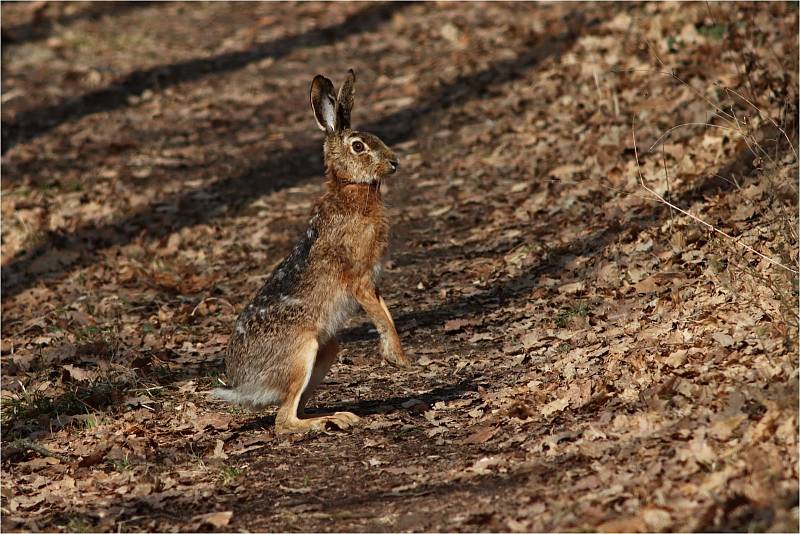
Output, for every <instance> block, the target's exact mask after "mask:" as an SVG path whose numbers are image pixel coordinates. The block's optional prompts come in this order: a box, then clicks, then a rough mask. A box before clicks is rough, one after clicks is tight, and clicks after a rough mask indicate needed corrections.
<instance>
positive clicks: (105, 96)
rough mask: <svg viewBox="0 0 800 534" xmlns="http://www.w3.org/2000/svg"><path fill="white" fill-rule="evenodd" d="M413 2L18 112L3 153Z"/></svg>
mask: <svg viewBox="0 0 800 534" xmlns="http://www.w3.org/2000/svg"><path fill="white" fill-rule="evenodd" d="M131 3H135V2H131ZM411 3H412V2H388V3H381V4H372V5H369V6H368V7H366V8H364V9H362V10H360V11H358V12H357V13H355V14H353V15H351V16H350V17H348V18H346V19H345V20H343V21H342V22H340V23H338V24H334V25H331V26H325V27H322V28H314V29H313V30H309V31H307V32H305V33H302V34H298V35H290V36H288V37H284V38H282V39H277V40H275V41H271V42H269V43H265V44H263V45H259V46H256V47H253V48H250V49H247V50H242V51H235V52H226V53H224V54H219V55H216V56H213V57H209V58H194V59H188V60H185V61H180V62H177V63H172V64H170V65H159V66H156V67H151V68H149V69H144V70H137V71H134V72H131V73H130V74H128V75H127V76H125V77H124V78H122V79H121V80H119V81H117V82H115V83H113V84H111V85H109V86H107V87H104V88H103V89H98V90H96V91H92V92H90V93H87V94H85V95H83V96H80V97H78V98H66V99H64V100H63V101H61V102H59V103H57V104H53V105H49V106H44V107H39V108H35V109H32V110H29V111H23V112H20V113H18V114H17V115H16V117H15V118H14V120H13V121H11V122H8V123H5V122H4V123H3V124H2V132H3V134H2V139H3V147H2V152H3V153H4V154H5V152H6V151H7V150H8V149H10V148H12V147H13V146H15V145H17V144H18V143H24V142H27V141H30V140H32V139H35V138H36V137H38V136H40V135H42V134H44V133H46V132H48V131H50V130H51V129H53V128H55V127H56V126H58V125H60V124H62V123H64V122H67V121H74V120H78V119H80V118H81V117H84V116H86V115H92V114H94V113H100V112H103V111H112V110H115V109H118V108H122V107H125V106H128V105H129V104H128V103H129V97H131V96H138V95H141V94H142V93H143V92H145V91H147V90H151V91H163V90H164V89H165V88H167V87H170V86H172V85H176V84H179V83H182V82H187V81H193V80H198V79H200V78H203V77H205V76H209V75H217V74H221V73H224V72H229V71H234V70H238V69H241V68H243V67H246V66H247V65H249V64H251V63H253V62H256V61H259V60H261V59H264V58H266V57H271V58H273V59H275V60H276V61H277V60H279V59H280V58H282V57H284V56H286V55H288V54H290V53H291V52H292V51H293V50H296V49H298V48H308V47H318V46H323V45H326V44H330V43H333V42H336V41H338V40H341V39H344V38H346V37H348V36H350V35H353V34H356V33H364V32H369V31H372V30H375V29H376V28H377V27H379V26H380V25H381V24H383V23H385V22H386V21H388V20H390V19H391V15H392V14H393V13H396V12H398V11H400V10H402V9H404V8H405V7H407V6H408V5H410V4H411Z"/></svg>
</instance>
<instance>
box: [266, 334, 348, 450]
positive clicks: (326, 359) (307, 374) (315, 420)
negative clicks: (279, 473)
mask: <svg viewBox="0 0 800 534" xmlns="http://www.w3.org/2000/svg"><path fill="white" fill-rule="evenodd" d="M337 349H338V347H337V345H336V341H335V340H331V341H329V342H328V343H326V344H325V345H323V346H322V347H321V348H320V347H319V343H317V340H316V339H314V338H309V339H308V340H307V341H305V342H304V343H302V344H301V346H300V348H299V350H298V351H297V353H296V355H295V358H294V368H293V369H292V372H291V373H290V376H291V379H290V382H291V383H290V384H289V385H288V387H287V388H286V391H287V393H286V396H285V397H284V399H283V403H282V404H281V406H280V408H278V415H277V417H276V418H275V429H276V431H277V432H278V433H279V434H284V433H289V432H306V431H308V430H324V429H325V425H326V423H329V422H330V423H333V424H334V425H336V426H337V427H339V428H341V429H345V428H347V427H349V426H351V425H353V424H354V423H356V422H357V421H358V419H359V417H358V416H357V415H355V414H352V413H350V412H336V413H335V414H332V415H326V416H322V417H312V418H308V419H301V418H300V417H301V416H302V415H303V408H304V406H305V404H306V402H308V400H309V399H310V398H311V396H312V395H313V393H314V390H315V389H316V387H317V386H318V385H319V383H320V382H321V381H322V379H323V378H324V376H325V374H326V373H327V372H328V369H330V367H331V365H333V362H334V361H335V360H336V351H337Z"/></svg>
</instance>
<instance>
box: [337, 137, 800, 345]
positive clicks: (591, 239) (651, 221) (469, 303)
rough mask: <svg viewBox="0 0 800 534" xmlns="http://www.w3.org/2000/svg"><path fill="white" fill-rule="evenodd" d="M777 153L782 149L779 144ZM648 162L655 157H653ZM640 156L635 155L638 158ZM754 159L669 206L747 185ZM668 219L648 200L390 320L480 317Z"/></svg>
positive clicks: (447, 253)
mask: <svg viewBox="0 0 800 534" xmlns="http://www.w3.org/2000/svg"><path fill="white" fill-rule="evenodd" d="M781 148H782V149H783V150H786V149H787V146H786V145H781ZM653 157H658V155H657V154H656V155H654V156H653ZM641 158H642V156H640V159H641ZM755 164H756V159H755V157H754V155H753V153H752V152H751V151H750V149H749V148H747V147H746V146H744V147H742V148H741V149H740V150H739V152H737V154H736V155H735V156H734V157H733V159H732V160H730V161H728V162H726V163H725V164H723V165H722V166H721V168H720V170H719V172H717V173H711V174H707V175H705V176H702V177H701V178H700V179H698V180H697V181H696V183H695V184H693V185H692V186H691V187H689V188H687V189H685V190H683V191H682V192H680V193H678V194H675V192H673V195H672V197H671V200H672V202H674V203H675V204H676V205H678V206H689V205H691V204H692V203H694V202H696V201H699V200H702V199H703V197H704V196H706V195H709V194H712V193H720V192H730V191H733V190H734V189H736V187H737V182H736V181H734V180H733V179H731V177H732V176H733V175H734V174H735V175H736V176H738V178H737V180H738V184H739V186H741V185H744V184H746V183H747V181H748V179H751V178H752V176H753V173H754V171H755ZM669 216H670V209H669V208H668V207H667V206H664V205H663V204H661V203H659V202H656V201H655V199H654V201H653V202H652V203H651V204H649V205H648V206H647V207H645V208H644V209H641V210H640V211H639V212H638V213H637V214H635V215H634V216H632V217H631V218H630V219H629V220H626V222H625V224H624V225H623V224H621V223H620V222H619V221H617V220H607V221H606V223H607V225H606V226H605V227H604V228H600V229H597V230H595V231H593V232H591V233H589V234H587V235H584V236H582V237H579V238H577V239H574V240H573V241H570V242H569V243H565V244H563V245H561V246H559V247H555V248H552V249H548V250H547V254H546V258H547V259H545V260H543V261H540V262H538V263H536V264H534V265H533V266H531V267H530V268H528V269H526V270H523V271H521V272H520V273H519V274H517V275H516V276H511V277H508V278H505V279H502V280H498V281H497V282H496V283H494V284H493V285H491V286H490V287H488V288H487V289H486V290H485V291H481V292H478V293H475V294H472V295H469V296H464V297H457V298H453V299H451V300H448V301H445V302H443V303H441V304H440V305H438V306H434V307H431V308H429V309H427V310H414V311H412V312H409V313H405V314H400V315H397V316H395V318H394V319H395V322H396V323H397V326H398V330H399V331H400V332H401V335H402V332H403V331H409V330H414V329H417V328H420V327H422V328H426V327H427V328H431V327H433V328H440V327H441V326H442V325H443V323H444V321H446V320H449V319H454V318H458V317H465V316H469V315H475V314H485V313H487V312H491V311H492V310H496V309H499V308H501V307H503V306H506V305H508V304H509V303H510V302H513V301H514V300H515V299H518V298H520V297H521V296H522V295H527V294H528V293H529V292H530V290H532V289H533V288H535V287H536V286H537V283H538V282H537V281H538V279H540V278H541V277H543V276H550V275H552V276H557V275H558V274H559V273H561V272H563V270H564V268H565V267H566V264H567V263H568V262H569V261H570V260H571V259H572V258H573V257H575V256H594V255H596V254H597V253H598V252H600V251H601V250H603V249H604V248H605V247H606V246H607V245H608V244H610V243H612V242H614V241H616V240H618V239H619V238H620V237H621V236H622V235H623V234H625V233H626V232H630V233H635V232H639V231H643V230H646V229H649V228H653V227H658V226H660V225H661V224H663V223H664V222H665V221H666V220H667V219H668V218H669ZM518 239H519V240H520V241H519V243H517V244H511V245H509V248H514V247H515V246H518V245H521V244H523V243H525V238H524V237H520V238H518ZM411 254H412V255H415V256H416V257H419V252H417V251H414V252H411ZM437 257H438V259H439V261H442V262H445V261H449V260H451V259H454V258H462V259H463V258H465V257H468V256H465V254H464V250H463V248H461V247H457V246H452V247H447V248H446V249H444V250H441V251H438V253H437ZM396 263H397V264H399V265H403V264H405V263H407V261H406V260H405V259H403V258H402V257H398V258H397V260H396ZM346 335H348V336H350V337H351V338H353V339H360V338H362V337H367V336H368V335H369V334H368V329H367V327H363V326H362V327H358V328H354V329H350V330H348V331H347V332H346Z"/></svg>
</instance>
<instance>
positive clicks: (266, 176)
mask: <svg viewBox="0 0 800 534" xmlns="http://www.w3.org/2000/svg"><path fill="white" fill-rule="evenodd" d="M371 9H377V8H376V7H371ZM616 9H618V7H617V6H616V5H612V6H604V8H603V9H602V10H600V11H599V14H598V15H597V16H592V17H591V18H587V17H588V15H587V14H585V13H582V12H580V13H574V14H573V15H572V16H570V17H569V19H568V20H567V21H566V23H567V28H568V29H567V30H566V31H564V32H562V33H560V34H557V35H555V36H537V38H536V39H533V40H531V42H527V43H524V44H523V46H522V47H520V49H519V50H518V55H517V56H516V57H515V58H513V59H505V60H498V61H496V62H494V63H492V64H490V65H489V66H488V67H486V68H485V69H482V70H480V71H477V72H474V73H471V74H465V75H462V76H459V77H458V78H456V79H455V80H454V81H452V82H450V83H447V84H443V85H442V86H440V87H438V88H437V89H433V90H431V91H429V92H427V93H426V94H425V96H423V97H421V98H420V99H419V100H418V101H417V102H415V103H413V104H410V105H409V106H407V107H405V108H402V109H400V110H398V111H396V112H393V113H390V114H388V115H386V116H384V117H382V118H380V119H378V120H376V121H372V122H369V123H367V124H365V125H363V129H365V130H368V131H373V132H375V133H378V134H379V135H381V136H382V137H383V139H384V140H386V141H387V142H388V143H390V144H395V143H400V142H403V141H405V140H408V139H411V138H413V136H414V134H415V133H417V132H418V131H419V130H420V128H421V126H422V124H423V123H424V121H433V120H435V117H436V115H437V113H438V112H445V111H446V110H447V108H449V107H450V106H453V105H464V104H465V103H468V102H470V101H472V100H475V99H480V98H482V97H483V96H484V95H485V94H486V92H487V91H488V90H489V88H490V87H491V86H492V85H498V84H504V83H508V82H511V81H513V80H516V79H519V78H520V77H522V76H523V75H524V74H525V73H526V72H527V71H528V70H530V69H531V68H534V67H535V66H536V65H538V64H539V63H541V62H542V61H544V60H545V59H547V58H551V57H558V56H560V55H562V54H563V53H564V52H566V51H567V50H568V49H569V48H570V47H571V46H572V45H574V43H575V42H576V41H577V38H578V37H579V36H580V35H581V33H582V32H583V31H585V30H587V29H590V28H592V27H594V26H596V25H598V24H599V23H601V22H602V20H605V19H607V18H611V17H613V13H614V12H615V10H616ZM371 13H372V12H371ZM362 16H364V15H362ZM350 24H352V23H350ZM350 24H348V26H349V25H350ZM320 32H321V30H320ZM323 33H324V32H323ZM284 46H285V45H284ZM318 158H319V142H318V141H317V140H314V141H313V142H312V141H308V142H306V143H304V144H302V145H298V146H296V147H295V148H293V149H291V150H288V151H284V152H281V153H279V154H276V155H275V157H273V158H270V159H269V160H268V161H266V162H263V163H261V164H258V165H256V166H254V167H252V168H251V169H250V170H249V171H246V172H244V173H242V174H240V175H238V176H233V177H229V178H225V179H222V180H220V181H217V182H214V183H212V184H209V185H205V186H202V187H199V188H194V189H190V190H188V191H181V192H179V193H175V194H171V195H168V196H167V197H166V198H162V199H160V200H158V201H157V202H155V203H152V204H149V205H147V206H145V207H143V208H140V209H138V210H136V211H134V212H133V213H131V214H130V215H127V216H125V217H122V218H119V219H116V220H115V221H112V222H110V223H108V224H103V225H95V224H94V223H90V224H84V225H82V226H79V227H78V228H77V229H75V230H74V231H72V232H70V233H68V234H57V233H51V234H48V235H47V236H45V237H44V238H43V240H42V242H41V244H39V245H37V246H35V247H33V248H32V249H30V250H26V251H22V252H20V253H18V254H17V255H16V256H15V257H13V258H11V259H10V261H9V262H8V263H7V264H6V265H4V266H3V268H2V280H3V291H4V293H5V296H6V297H9V296H13V295H16V294H18V293H19V292H21V291H23V290H25V289H26V288H28V287H30V286H31V285H33V284H34V283H35V282H36V281H37V280H38V279H39V278H40V277H41V276H42V274H44V273H39V274H34V273H31V272H30V268H31V266H32V264H33V262H34V261H35V260H36V259H37V258H40V257H42V256H47V255H54V256H55V257H56V258H58V257H59V255H62V254H63V252H64V251H65V250H68V251H74V252H76V253H77V255H76V258H75V259H74V261H71V262H70V263H69V265H61V266H58V267H55V268H53V269H52V270H50V271H49V273H50V276H58V275H61V274H64V273H67V272H71V271H72V270H75V269H78V268H81V267H83V266H85V265H89V264H91V263H93V262H95V261H96V259H97V253H98V251H99V250H101V249H103V248H106V247H110V246H115V245H124V244H127V243H129V242H131V240H133V239H134V237H136V236H140V235H142V232H143V231H144V232H145V233H146V235H147V236H148V237H149V238H150V239H157V238H160V237H163V236H165V235H169V234H171V233H173V232H175V231H178V230H180V229H182V228H185V227H191V226H194V225H197V224H201V223H207V222H209V221H211V220H214V219H215V218H217V217H219V216H220V214H221V213H222V211H223V210H220V209H219V208H221V207H223V206H224V207H233V208H234V210H233V211H238V210H240V209H241V208H242V206H244V205H247V204H248V203H249V202H252V200H253V199H254V198H257V197H259V196H262V195H266V194H269V193H273V192H275V191H278V190H281V189H284V188H286V187H290V186H295V185H298V184H300V183H303V182H305V181H306V180H308V179H309V178H311V177H313V176H316V175H319V174H321V162H320V161H318ZM196 199H202V200H200V201H196ZM206 200H210V201H211V202H212V206H210V207H209V206H208V205H207V204H204V201H206ZM164 204H166V205H170V206H176V207H177V209H175V210H171V211H170V212H168V213H164V212H162V211H160V210H158V209H157V208H158V206H160V205H164ZM225 214H226V216H227V215H230V214H231V210H227V211H225ZM53 263H55V264H58V260H57V259H56V260H55V262H53Z"/></svg>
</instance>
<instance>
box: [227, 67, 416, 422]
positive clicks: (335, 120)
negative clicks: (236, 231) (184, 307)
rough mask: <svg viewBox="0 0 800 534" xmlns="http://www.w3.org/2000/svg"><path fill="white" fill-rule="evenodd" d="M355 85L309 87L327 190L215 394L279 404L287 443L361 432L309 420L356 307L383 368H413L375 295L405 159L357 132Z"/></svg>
mask: <svg viewBox="0 0 800 534" xmlns="http://www.w3.org/2000/svg"><path fill="white" fill-rule="evenodd" d="M354 83H355V73H354V72H353V70H352V69H350V70H349V71H348V73H347V78H346V79H345V81H344V84H343V85H342V87H341V88H340V89H339V94H338V96H337V95H336V94H335V93H334V88H333V83H331V81H330V80H329V79H327V78H325V77H324V76H321V75H317V76H315V77H314V80H313V81H312V83H311V109H312V111H313V112H314V118H315V119H316V121H317V125H318V126H319V127H320V129H322V130H323V131H324V132H325V144H324V159H325V176H326V178H327V187H328V190H327V192H326V193H325V195H323V197H322V198H321V199H320V200H319V201H318V202H317V204H316V206H315V207H314V209H313V212H312V217H311V219H310V221H309V223H308V229H307V230H306V232H305V233H304V234H303V236H302V237H301V239H300V240H299V241H298V242H297V244H296V245H295V246H294V248H293V249H292V251H291V253H290V254H289V255H288V256H287V257H286V258H285V259H284V260H283V261H282V262H281V263H280V264H279V265H278V266H277V268H276V269H275V270H274V271H273V272H272V274H271V275H270V277H269V279H268V280H267V281H266V283H265V284H264V286H263V287H262V288H261V289H260V290H259V291H258V293H257V294H256V296H255V298H254V299H253V301H252V302H251V303H250V304H249V305H248V306H247V307H246V308H245V309H244V310H243V311H242V313H241V314H240V315H239V318H238V319H237V320H236V324H235V327H234V331H233V334H232V335H231V338H230V340H229V342H228V348H227V354H226V357H225V364H226V371H227V376H228V379H229V380H230V384H229V388H220V389H217V390H215V391H214V394H215V395H216V396H217V397H220V398H222V399H225V400H228V401H231V402H237V403H240V404H244V405H249V406H251V407H259V406H265V405H270V404H277V405H278V406H279V408H278V413H277V416H276V419H275V427H276V431H277V432H279V433H287V432H304V431H307V430H322V429H324V428H325V426H326V425H327V424H328V423H331V424H333V425H334V426H336V427H338V428H340V429H345V428H347V427H349V426H351V425H353V424H355V423H356V422H358V420H359V417H358V416H356V415H355V414H353V413H350V412H336V413H334V414H332V415H325V416H320V417H314V418H306V417H305V416H304V407H305V405H306V403H307V402H308V401H309V399H310V398H311V396H312V395H313V394H314V390H315V389H316V388H317V386H318V385H319V384H320V382H321V381H322V379H323V377H324V376H325V374H326V373H327V372H328V369H330V367H331V365H333V363H334V362H335V361H336V353H337V350H338V347H337V343H336V337H335V336H336V331H337V330H338V329H339V328H340V327H341V326H342V324H343V323H344V321H346V320H347V319H348V318H349V316H350V315H351V314H352V313H353V312H354V311H355V309H356V308H357V306H358V305H361V307H362V308H363V309H364V311H366V312H367V314H368V315H369V317H370V319H371V320H372V322H373V323H374V324H375V326H376V328H377V330H378V332H379V334H380V338H381V348H382V353H383V357H384V359H386V360H387V361H388V362H389V363H391V364H394V365H396V366H401V367H406V366H408V365H409V362H408V358H407V357H406V355H405V353H404V351H403V348H402V347H401V345H400V339H399V338H398V336H397V331H396V330H395V326H394V321H393V320H392V316H391V315H390V314H389V310H388V308H387V307H386V303H385V302H384V300H383V298H382V297H381V295H380V292H379V291H378V288H377V286H376V283H377V278H378V275H379V274H380V270H381V269H380V262H381V258H382V256H383V254H384V252H385V251H386V247H387V242H388V233H389V224H388V221H387V219H386V214H385V212H384V206H383V202H382V199H381V192H380V187H381V180H383V179H384V178H385V177H386V176H388V175H390V174H394V173H395V171H397V156H395V154H394V152H392V151H391V150H390V149H389V148H388V147H387V146H386V145H385V144H384V143H383V141H381V140H380V139H379V138H378V137H376V136H375V135H372V134H369V133H366V132H358V131H354V130H351V129H350V112H351V110H352V108H353V86H354Z"/></svg>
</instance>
